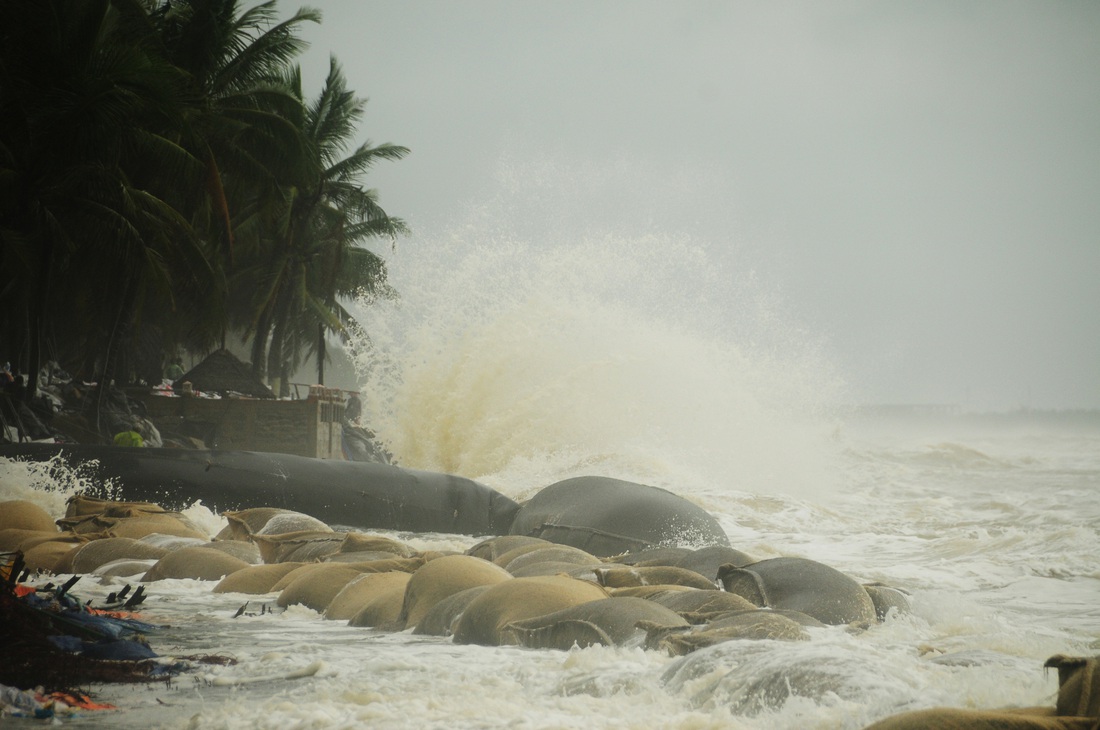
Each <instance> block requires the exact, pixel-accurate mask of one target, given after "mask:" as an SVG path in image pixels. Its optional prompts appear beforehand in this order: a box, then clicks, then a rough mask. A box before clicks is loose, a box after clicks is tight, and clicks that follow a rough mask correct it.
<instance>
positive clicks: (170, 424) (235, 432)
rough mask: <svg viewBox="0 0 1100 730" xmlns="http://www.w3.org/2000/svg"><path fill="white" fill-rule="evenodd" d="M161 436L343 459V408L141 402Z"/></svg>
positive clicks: (330, 404)
mask: <svg viewBox="0 0 1100 730" xmlns="http://www.w3.org/2000/svg"><path fill="white" fill-rule="evenodd" d="M141 400H142V402H144V403H145V407H146V409H147V412H148V416H149V418H150V419H151V420H152V421H153V423H155V424H157V427H158V428H160V429H161V430H162V431H166V432H167V431H173V432H179V433H189V434H201V436H200V438H202V439H203V440H204V441H205V442H206V445H207V446H208V447H210V448H218V449H234V450H239V451H266V452H274V453H281V454H295V455H298V456H311V457H315V458H319V459H342V458H344V456H343V450H342V448H341V442H342V440H343V427H342V426H341V425H340V424H341V423H342V422H343V420H344V404H343V402H340V401H333V400H326V399H312V398H311V399H308V400H259V399H256V400H253V399H247V398H221V399H212V398H189V397H182V398H171V397H166V396H159V395H148V396H145V397H142V398H141Z"/></svg>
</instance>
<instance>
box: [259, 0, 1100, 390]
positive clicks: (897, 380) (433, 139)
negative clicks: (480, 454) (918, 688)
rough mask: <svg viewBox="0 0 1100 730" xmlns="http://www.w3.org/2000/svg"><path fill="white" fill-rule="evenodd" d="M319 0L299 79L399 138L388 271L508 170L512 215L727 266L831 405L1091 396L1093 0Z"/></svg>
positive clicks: (377, 130) (369, 130)
mask: <svg viewBox="0 0 1100 730" xmlns="http://www.w3.org/2000/svg"><path fill="white" fill-rule="evenodd" d="M297 7H298V5H297V4H290V3H283V4H281V8H282V10H283V11H284V13H285V12H291V11H293V10H294V9H296V8H297ZM320 9H321V10H322V12H323V14H324V22H323V23H322V24H321V25H320V26H318V27H311V28H308V29H307V31H306V33H305V36H306V38H307V39H308V40H309V41H310V42H311V44H312V47H311V49H310V51H309V52H308V53H307V55H306V56H305V58H304V59H303V62H302V65H303V72H304V77H305V80H306V84H307V88H311V89H314V90H316V89H318V88H319V87H320V84H321V82H322V81H323V79H324V75H325V72H326V70H327V64H328V56H329V54H333V55H335V56H336V57H337V59H338V60H339V61H340V63H341V64H342V66H343V68H344V71H345V74H346V76H347V78H348V83H349V86H350V87H351V88H352V89H354V90H355V91H356V92H357V93H358V94H359V95H360V96H365V97H368V98H369V103H368V105H367V109H366V116H365V118H364V120H363V123H362V124H361V128H360V129H361V134H360V140H361V141H362V140H364V139H367V138H369V139H370V140H371V141H372V142H374V143H381V142H392V143H395V144H402V145H405V146H407V147H409V148H411V150H412V152H411V154H410V156H409V157H408V158H407V159H405V160H403V161H400V162H396V163H384V164H382V165H380V166H379V167H378V168H376V169H375V170H374V171H372V173H371V175H370V177H369V180H368V182H369V185H370V187H374V188H377V189H378V191H379V194H380V202H381V204H382V206H383V207H384V208H385V209H386V210H387V211H388V212H389V213H390V214H391V215H396V216H399V217H401V218H404V219H405V220H406V221H408V223H409V224H410V226H411V227H412V229H413V235H412V236H411V237H409V238H407V239H402V240H401V241H399V242H398V246H397V250H396V253H395V254H393V255H390V254H389V253H388V249H387V255H388V257H389V259H390V265H391V268H393V269H395V270H397V269H399V268H400V266H401V265H402V256H403V255H408V253H407V252H408V251H409V250H410V249H412V248H414V247H416V246H418V245H420V246H428V245H430V241H431V237H432V236H439V235H445V233H446V231H447V230H448V228H449V227H450V226H454V225H457V224H460V223H462V222H464V221H466V220H468V218H469V216H470V210H471V208H474V207H477V206H479V205H483V204H485V203H486V201H493V200H496V199H497V198H499V196H500V194H501V189H502V187H506V186H513V187H514V186H516V185H517V184H518V185H519V186H526V187H527V188H528V190H527V191H526V193H525V195H526V196H527V197H526V198H525V199H526V200H528V201H529V200H531V199H534V198H538V199H539V200H540V204H541V205H544V206H545V208H544V209H541V210H538V211H535V213H536V214H535V215H528V214H529V213H531V210H530V209H528V208H523V207H521V208H519V209H518V210H517V211H516V212H517V214H518V216H520V217H523V216H526V217H525V218H524V219H522V220H519V221H515V220H513V221H509V222H508V225H509V226H512V227H513V228H519V229H522V228H523V227H524V226H528V227H530V228H531V229H532V230H535V229H536V228H539V229H545V228H546V227H547V226H549V227H558V226H564V227H563V228H562V230H563V231H568V230H570V228H568V226H576V227H579V226H589V227H597V228H601V227H602V228H604V229H608V230H613V231H623V232H624V233H627V234H637V233H638V232H640V231H646V230H653V231H660V232H662V233H675V232H681V233H683V234H684V235H688V236H690V237H691V238H692V240H693V241H695V242H696V243H698V244H699V245H701V246H704V247H707V248H708V249H709V250H710V251H711V252H712V255H713V256H715V257H716V259H720V260H721V261H723V262H724V263H725V264H726V265H728V266H729V267H730V268H731V269H733V270H737V271H741V272H743V271H751V272H752V274H753V275H754V276H755V277H756V278H757V280H759V281H761V282H764V285H766V286H767V287H768V289H769V290H770V291H772V292H774V295H775V297H776V300H777V301H779V302H781V305H780V306H781V308H782V310H783V312H784V315H785V316H787V317H789V318H790V319H791V320H792V321H795V322H798V323H799V324H800V325H801V326H802V327H804V328H805V330H806V331H807V332H808V333H810V334H811V335H812V336H813V337H818V338H821V339H822V340H823V341H824V342H825V343H826V346H827V348H828V349H829V351H830V352H831V355H832V358H833V359H834V360H835V362H836V365H837V368H838V370H839V371H840V372H841V374H842V375H843V377H844V378H845V380H846V381H847V383H848V385H849V388H850V393H851V399H852V400H854V401H856V402H863V403H951V404H958V405H960V406H962V407H963V408H966V409H969V410H1003V409H1011V408H1017V407H1022V408H1037V409H1082V408H1100V337H1097V335H1096V332H1095V324H1094V322H1096V321H1097V319H1098V318H1100V288H1098V287H1097V286H1096V285H1095V283H1094V278H1095V276H1096V274H1097V272H1098V271H1100V216H1097V214H1096V213H1095V211H1094V208H1095V201H1096V200H1097V199H1100V125H1097V124H1096V123H1095V122H1096V119H1098V118H1100V83H1098V82H1100V43H1097V41H1096V39H1097V38H1100V5H1097V4H1086V3H1070V2H1063V3H1043V4H1038V3H1029V2H996V3H994V2H974V3H966V4H959V3H953V2H920V3H916V2H898V3H889V4H887V3H874V2H827V3H816V2H815V3H811V2H778V3H767V4H757V3H747V2H675V3H673V2H644V1H642V2H620V1H615V2H598V3H589V2H579V1H572V0H566V1H564V2H554V3H550V2H531V3H509V2H501V1H496V2H487V1H485V0H477V1H470V2H462V3H445V2H441V1H439V0H431V1H421V2H391V1H386V2H368V1H362V0H326V2H324V3H323V4H321V7H320ZM547 215H549V216H550V218H547V219H543V217H542V216H547ZM558 217H560V219H558ZM563 220H565V223H563ZM566 223H567V224H568V225H566Z"/></svg>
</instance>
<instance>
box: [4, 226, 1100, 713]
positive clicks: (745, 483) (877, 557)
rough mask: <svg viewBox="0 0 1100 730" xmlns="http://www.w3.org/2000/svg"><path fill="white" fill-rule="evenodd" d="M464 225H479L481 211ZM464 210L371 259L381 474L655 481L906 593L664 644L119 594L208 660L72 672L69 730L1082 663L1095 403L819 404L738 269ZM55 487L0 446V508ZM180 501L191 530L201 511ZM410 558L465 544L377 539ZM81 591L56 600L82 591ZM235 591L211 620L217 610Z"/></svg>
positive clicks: (612, 701) (810, 374) (754, 688)
mask: <svg viewBox="0 0 1100 730" xmlns="http://www.w3.org/2000/svg"><path fill="white" fill-rule="evenodd" d="M490 212H492V211H490ZM485 219H494V220H495V219H496V216H494V215H487V214H484V212H483V213H481V214H478V215H475V216H472V217H471V220H470V221H469V222H468V223H467V224H466V225H465V226H457V227H454V228H452V229H451V230H449V231H448V232H447V233H446V235H441V236H438V237H436V238H433V239H431V240H430V241H429V242H425V241H422V242H421V243H425V244H426V243H430V244H431V246H430V248H429V247H428V246H427V245H425V246H424V249H423V251H422V252H420V253H417V252H413V253H412V254H411V255H406V254H407V252H406V251H402V254H403V257H398V259H397V260H395V263H394V264H393V274H394V279H395V284H396V285H397V287H398V288H399V290H400V291H401V292H402V297H401V299H400V300H398V301H383V302H375V303H372V304H371V305H370V306H366V305H364V307H363V309H362V311H361V313H360V316H361V321H362V323H363V331H362V332H361V333H359V335H358V337H357V347H356V357H357V362H358V363H359V365H360V375H361V378H362V388H363V400H364V406H365V408H364V418H365V420H367V421H368V422H369V423H370V425H371V426H372V427H373V428H374V429H375V430H376V432H377V433H378V435H379V437H380V438H381V439H382V440H383V441H384V442H385V444H386V446H387V447H388V448H389V449H390V450H391V451H392V452H393V453H394V454H395V455H396V456H397V458H398V460H399V461H400V462H401V463H402V464H403V465H406V466H410V467H415V468H422V469H433V470H439V471H446V472H453V473H458V474H461V475H463V476H467V477H470V478H474V479H477V480H479V481H482V482H483V483H485V484H488V485H489V486H492V487H494V488H495V489H498V490H500V491H501V492H504V493H506V494H508V495H509V496H512V497H513V498H515V499H517V500H522V499H524V498H526V497H528V496H530V495H531V494H532V493H534V492H535V491H537V490H538V489H539V488H541V487H543V486H546V485H548V484H551V483H553V482H555V481H557V480H560V479H564V478H567V477H570V476H575V475H579V474H602V475H607V476H612V477H618V478H623V479H632V480H636V481H641V482H645V483H648V484H654V485H657V486H661V487H665V488H667V489H671V490H672V491H675V492H677V493H678V494H681V495H683V496H685V497H687V498H688V499H691V500H693V501H695V502H697V503H698V504H700V505H701V506H703V507H705V508H706V509H708V510H710V511H711V512H712V513H713V514H715V515H716V516H717V517H718V519H719V520H720V522H721V524H722V526H723V527H724V528H725V530H726V532H727V533H728V534H729V536H730V539H731V542H732V544H733V546H734V547H736V548H738V549H740V550H743V551H745V552H747V553H749V554H751V555H754V556H756V557H758V558H761V559H763V558H768V557H774V556H780V555H789V556H803V557H808V558H812V559H814V560H818V561H821V562H824V563H827V564H829V565H831V566H833V567H835V568H838V569H840V570H842V571H844V572H847V573H849V574H850V575H852V576H853V577H856V578H857V579H859V580H860V581H864V582H867V581H880V582H883V583H886V584H888V585H892V586H896V587H899V588H902V589H904V590H905V591H907V592H909V594H910V596H911V602H912V606H913V611H912V613H911V614H906V615H893V616H891V617H890V618H889V619H888V620H887V621H886V622H884V623H882V624H879V625H876V626H874V627H872V628H870V629H869V630H867V631H865V632H862V633H850V632H848V631H846V630H844V629H843V628H837V627H832V628H824V629H814V630H811V631H810V633H811V635H812V636H811V640H809V641H805V642H791V643H787V642H773V641H734V642H727V643H725V644H721V645H718V646H715V647H712V648H709V649H705V650H701V651H697V652H695V653H693V654H690V655H688V656H686V657H670V656H667V655H665V654H663V653H661V652H657V651H645V650H643V649H641V648H624V647H619V648H608V647H591V648H586V649H574V650H573V651H569V652H560V651H548V650H530V649H521V648H515V647H500V648H497V647H491V648H490V647H480V646H460V645H455V644H453V643H451V642H450V641H449V640H448V639H443V638H435V637H419V636H413V635H411V634H410V633H407V632H402V633H384V632H379V631H375V630H371V629H357V628H349V627H347V626H346V625H344V624H343V623H342V622H331V621H325V620H324V619H322V618H321V616H320V615H319V614H317V613H316V612H314V611H311V610H307V609H304V608H301V607H292V608H289V609H287V610H285V611H279V610H276V611H274V612H271V613H268V612H263V613H261V607H262V606H263V605H264V604H266V605H268V606H274V596H268V597H260V598H259V599H258V598H257V597H256V596H245V595H234V594H224V595H214V594H212V593H211V587H212V584H210V583H203V582H200V581H183V580H170V581H160V582H157V583H154V584H150V585H148V586H147V593H148V595H149V598H148V600H147V601H146V603H145V604H144V618H145V620H147V621H150V622H153V623H157V624H163V625H165V626H166V627H167V628H165V629H163V630H162V631H160V632H158V633H157V634H155V635H153V636H152V637H150V640H151V643H152V646H153V647H154V649H155V650H156V651H157V652H158V653H160V654H162V655H169V656H170V655H189V654H202V653H220V654H225V655H228V656H231V657H233V658H234V659H235V660H236V663H235V664H233V665H229V666H204V667H201V668H198V669H197V670H195V671H192V672H188V673H185V674H182V675H180V676H177V677H175V678H173V679H172V680H171V681H170V682H169V683H157V684H151V685H140V686H132V685H110V686H106V685H103V686H95V687H93V688H92V689H93V690H94V692H95V694H96V697H97V699H99V700H100V701H106V702H111V703H113V704H116V705H117V706H118V707H119V708H120V709H119V710H118V711H114V712H100V713H84V714H82V715H79V716H77V717H74V718H66V719H64V720H62V723H63V724H66V725H70V726H72V727H96V728H108V727H109V728H131V727H132V728H139V727H140V728H147V727H162V728H234V729H235V728H279V729H280V730H281V729H283V728H353V727H370V728H457V729H459V730H466V729H474V728H503V727H508V728H586V729H587V728H593V727H598V728H624V729H625V728H681V729H684V730H702V729H705V728H753V729H772V728H795V727H798V728H860V727H863V726H864V725H866V724H868V723H870V722H872V721H874V720H876V719H878V718H881V717H884V716H886V715H889V714H892V713H894V712H898V711H901V710H906V709H915V708H921V707H930V706H937V705H949V706H956V707H978V708H982V707H988V708H993V707H1007V706H1026V705H1043V704H1052V702H1053V698H1054V695H1055V692H1056V689H1057V678H1056V676H1055V674H1053V673H1048V672H1046V671H1044V670H1043V669H1042V664H1043V662H1044V660H1046V659H1047V657H1049V656H1051V655H1053V654H1057V653H1065V654H1078V655H1079V654H1096V653H1100V601H1098V600H1097V598H1098V597H1100V414H1096V413H1091V414H1090V413H1039V412H1013V413H1002V414H968V413H948V414H943V413H939V414H937V413H922V412H919V411H917V410H894V411H885V410H878V411H876V410H868V409H855V408H850V407H845V406H844V405H843V404H844V403H846V402H850V401H849V399H850V396H851V392H852V391H851V389H850V387H849V386H846V385H845V383H844V379H843V373H840V372H838V370H837V368H836V367H835V366H834V365H833V364H832V363H831V362H830V358H829V357H828V352H827V347H826V345H825V343H824V342H823V341H822V340H821V339H819V338H816V337H815V336H814V335H813V334H812V333H808V332H806V331H804V330H802V329H800V328H799V327H798V326H797V325H796V324H792V323H791V321H790V319H789V318H788V317H787V316H786V315H785V314H784V312H783V310H782V305H781V302H779V301H778V300H777V299H776V298H775V296H774V293H773V292H771V291H769V289H768V287H767V286H766V285H765V284H764V283H762V282H760V281H758V280H757V279H756V278H755V275H754V274H753V272H752V271H751V270H736V269H735V270H731V269H730V268H728V267H724V266H723V265H720V264H719V263H717V262H716V261H715V260H713V257H712V256H711V254H710V253H709V252H708V249H707V248H706V247H700V246H698V245H696V244H695V243H694V242H693V241H692V240H691V239H690V238H689V237H686V236H657V235H648V234H631V235H624V234H611V233H604V232H600V231H596V232H592V231H588V232H586V233H583V234H578V235H576V236H574V237H571V236H560V237H559V238H558V239H556V241H555V242H554V243H553V245H547V244H546V242H545V241H543V240H535V239H533V238H532V237H531V236H529V235H521V234H517V232H516V231H514V230H495V229H490V228H487V227H486V226H485V225H484V223H483V221H484V220H485ZM79 487H80V479H79V477H78V476H77V475H74V474H72V473H71V472H68V471H66V470H64V469H62V470H54V472H52V473H50V474H46V473H44V472H40V471H37V470H35V469H33V468H31V467H28V466H26V465H23V464H17V463H11V462H6V461H4V460H3V459H0V499H11V498H27V499H33V500H35V501H37V502H39V503H40V504H42V505H43V506H45V507H46V508H47V509H48V510H50V511H51V512H53V513H54V514H56V515H58V516H60V515H61V514H62V513H63V511H64V498H65V496H66V495H67V494H70V493H72V491H74V490H75V489H78V488H79ZM188 514H189V515H190V516H191V517H192V518H193V519H195V520H196V521H198V522H199V523H200V524H202V525H203V526H205V527H206V529H208V530H209V532H210V533H211V534H214V533H216V532H217V531H218V530H219V529H220V528H221V526H222V525H223V524H224V520H223V519H222V518H221V517H220V516H219V515H216V514H213V513H211V512H210V511H209V510H208V509H207V508H206V507H204V506H203V505H201V504H196V505H194V506H193V507H191V508H190V510H188ZM395 536H396V537H399V538H400V539H403V540H406V541H408V542H409V543H411V544H412V545H414V546H416V547H419V548H425V549H428V548H431V549H459V550H461V549H465V548H467V547H469V546H471V545H473V544H474V543H476V542H477V541H478V540H479V537H478V536H461V535H438V534H431V535H421V534H416V535H413V534H407V533H400V534H395ZM116 587H117V586H115V585H109V584H108V585H100V584H99V583H97V582H96V580H95V579H93V578H91V577H87V578H84V579H82V580H81V581H80V583H78V584H77V587H76V588H75V589H74V592H76V593H78V594H79V595H81V597H84V598H101V597H103V596H106V594H107V593H108V592H110V591H111V590H113V589H115V588H116ZM246 601H248V602H249V609H248V610H247V611H246V612H245V614H244V615H242V616H241V617H239V618H234V614H235V613H236V612H237V610H238V609H239V608H240V607H241V606H242V605H244V604H245V602H246Z"/></svg>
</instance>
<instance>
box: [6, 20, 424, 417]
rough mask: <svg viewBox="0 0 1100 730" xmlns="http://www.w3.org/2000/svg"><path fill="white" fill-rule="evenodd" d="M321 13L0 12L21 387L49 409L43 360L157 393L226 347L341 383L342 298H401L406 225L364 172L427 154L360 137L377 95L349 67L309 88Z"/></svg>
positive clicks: (265, 373)
mask: <svg viewBox="0 0 1100 730" xmlns="http://www.w3.org/2000/svg"><path fill="white" fill-rule="evenodd" d="M281 17H283V18H285V19H282V20H280V18H281ZM320 22H321V13H320V12H319V11H318V10H315V9H312V8H308V7H303V8H301V9H300V10H298V11H297V12H295V13H293V14H291V15H289V17H286V14H285V13H280V12H279V9H278V8H277V2H276V0H271V1H269V2H264V3H260V4H255V3H247V4H246V3H240V2H237V0H206V1H202V0H43V1H42V2H33V3H27V2H16V1H15V0H0V362H3V361H7V362H10V364H11V373H12V374H13V375H14V381H15V382H14V383H10V384H9V385H14V386H15V387H13V388H11V389H10V390H8V391H7V392H8V393H9V395H12V396H13V397H14V398H16V399H18V400H21V401H23V402H24V403H26V404H27V405H32V404H34V403H35V402H36V395H37V389H38V382H39V374H40V373H42V372H43V371H44V369H45V371H47V374H49V372H53V371H54V370H58V371H63V372H66V373H68V374H71V377H72V378H73V380H74V381H77V382H89V383H93V382H99V383H108V384H110V383H114V384H117V385H119V386H125V385H129V384H147V385H155V384H157V383H160V382H161V380H162V378H164V377H166V376H169V375H170V372H171V371H170V370H169V368H171V366H173V365H174V364H178V362H179V361H180V359H181V358H182V356H183V355H185V354H186V355H189V356H191V357H192V358H193V359H196V358H197V359H201V358H202V357H203V356H204V355H206V354H208V353H210V352H213V351H215V350H218V349H220V348H224V347H226V346H227V342H228V343H230V344H231V345H232V346H234V347H235V348H240V349H245V350H247V352H249V353H250V354H251V365H250V367H251V369H252V371H253V373H254V375H255V376H256V377H258V378H261V379H264V380H267V381H268V382H270V383H271V384H272V385H273V386H274V390H275V392H276V395H280V396H286V395H288V388H289V385H288V381H289V376H290V375H291V374H292V373H294V372H296V371H297V370H298V369H299V368H301V367H302V366H303V365H304V364H305V363H307V362H309V361H311V360H312V361H314V362H316V363H317V382H319V383H321V384H323V383H324V365H325V361H326V359H327V353H326V341H329V340H330V339H331V338H334V337H343V336H346V334H347V333H348V332H349V331H351V330H353V329H354V328H355V327H356V324H355V322H354V321H353V320H352V318H351V316H350V315H349V313H348V311H347V310H346V309H345V308H344V306H343V304H342V302H345V301H347V300H348V299H349V298H350V297H353V296H356V295H360V294H366V295H367V296H368V297H390V296H393V295H394V291H393V290H392V288H391V287H390V286H389V285H388V284H387V276H386V266H385V262H384V261H383V259H382V258H381V257H380V256H379V255H378V254H377V253H375V252H374V251H371V250H370V249H368V248H366V247H365V246H366V245H367V244H370V243H372V242H375V241H381V242H383V244H385V243H386V242H388V243H389V245H390V246H392V245H394V244H395V242H396V240H397V238H398V237H399V236H401V235H403V234H405V233H407V227H406V224H405V223H404V221H402V220H401V219H400V218H396V217H393V216H390V215H389V214H387V213H386V211H385V210H383V208H382V207H381V205H380V204H379V201H378V193H377V191H375V190H372V189H369V188H367V187H366V186H365V184H364V181H365V177H366V175H367V173H368V171H369V170H370V169H371V168H372V167H373V165H375V164H376V163H378V162H380V161H396V160H400V159H402V158H404V157H405V156H406V155H407V154H408V152H409V150H408V149H407V148H405V147H402V146H399V145H395V144H389V143H383V144H372V143H371V142H370V141H366V142H361V143H356V141H355V140H356V138H357V137H358V136H359V135H358V125H359V122H360V121H361V118H362V115H363V111H364V107H365V104H366V100H365V99H364V98H361V97H359V96H357V95H356V94H355V93H354V92H353V91H352V90H350V89H348V88H347V84H346V81H345V78H344V75H343V72H342V70H341V67H340V64H339V63H338V61H337V59H336V57H335V56H333V57H331V59H330V66H329V72H328V76H327V78H326V80H325V82H324V85H323V88H322V90H321V91H320V93H319V94H318V96H317V97H316V98H312V99H311V98H306V97H305V95H304V94H303V92H302V76H301V70H300V68H299V67H298V66H297V65H296V64H295V63H294V59H295V58H296V57H297V56H298V55H299V54H300V53H301V52H302V51H303V50H304V49H305V47H306V43H305V42H304V41H303V40H302V39H301V38H300V37H299V31H300V29H301V28H302V27H303V26H305V25H306V24H309V23H320ZM47 364H49V367H48V368H47V367H46V366H47ZM106 390H107V389H106V388H100V389H98V392H99V393H101V394H104V393H106ZM101 397H105V396H101ZM101 405H102V404H101Z"/></svg>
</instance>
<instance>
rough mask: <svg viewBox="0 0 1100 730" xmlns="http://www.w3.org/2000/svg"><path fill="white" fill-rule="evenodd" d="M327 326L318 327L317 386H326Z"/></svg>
mask: <svg viewBox="0 0 1100 730" xmlns="http://www.w3.org/2000/svg"><path fill="white" fill-rule="evenodd" d="M325 357H326V353H325V325H323V324H320V323H318V325H317V384H318V385H324V384H325Z"/></svg>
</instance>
